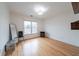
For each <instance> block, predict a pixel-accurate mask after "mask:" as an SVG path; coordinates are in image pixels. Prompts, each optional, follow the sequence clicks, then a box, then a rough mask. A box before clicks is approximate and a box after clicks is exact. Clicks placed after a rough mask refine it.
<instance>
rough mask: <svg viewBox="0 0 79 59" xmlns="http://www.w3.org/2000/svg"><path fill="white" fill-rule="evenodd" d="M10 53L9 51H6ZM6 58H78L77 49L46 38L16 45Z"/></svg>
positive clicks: (78, 49)
mask: <svg viewBox="0 0 79 59" xmlns="http://www.w3.org/2000/svg"><path fill="white" fill-rule="evenodd" d="M8 52H10V51H8ZM6 55H8V56H79V48H78V47H75V46H72V45H69V44H66V43H63V42H60V41H56V40H51V39H48V38H35V39H29V40H26V41H22V42H20V43H19V44H17V46H16V49H15V51H13V52H12V53H8V54H6Z"/></svg>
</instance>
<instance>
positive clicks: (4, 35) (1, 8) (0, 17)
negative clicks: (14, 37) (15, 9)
mask: <svg viewBox="0 0 79 59" xmlns="http://www.w3.org/2000/svg"><path fill="white" fill-rule="evenodd" d="M8 39H9V11H8V9H7V6H6V4H4V3H0V55H1V54H2V51H3V50H4V46H5V44H6V43H7V41H8Z"/></svg>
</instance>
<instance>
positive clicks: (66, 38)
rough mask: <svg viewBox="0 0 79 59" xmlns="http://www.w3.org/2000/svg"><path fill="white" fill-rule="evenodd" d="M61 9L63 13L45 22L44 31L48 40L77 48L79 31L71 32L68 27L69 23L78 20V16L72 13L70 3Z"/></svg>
mask: <svg viewBox="0 0 79 59" xmlns="http://www.w3.org/2000/svg"><path fill="white" fill-rule="evenodd" d="M64 8H65V9H66V10H65V11H64ZM62 9H63V11H64V12H62V13H61V12H60V13H58V14H56V15H55V16H54V17H51V18H48V19H46V20H45V31H46V33H47V35H48V37H50V38H54V39H56V40H59V41H62V42H66V43H69V44H72V45H75V46H78V47H79V30H71V26H70V23H71V22H73V21H76V20H79V15H78V14H74V13H73V9H72V6H71V3H67V4H66V5H62ZM59 10H61V9H60V8H59ZM54 12H55V11H54ZM54 12H53V13H54Z"/></svg>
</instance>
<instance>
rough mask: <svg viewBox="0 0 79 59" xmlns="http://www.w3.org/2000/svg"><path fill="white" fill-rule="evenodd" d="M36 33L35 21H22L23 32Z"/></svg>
mask: <svg viewBox="0 0 79 59" xmlns="http://www.w3.org/2000/svg"><path fill="white" fill-rule="evenodd" d="M33 33H37V22H31V21H24V34H33Z"/></svg>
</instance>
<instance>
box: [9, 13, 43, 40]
mask: <svg viewBox="0 0 79 59" xmlns="http://www.w3.org/2000/svg"><path fill="white" fill-rule="evenodd" d="M10 15H11V20H10V23H13V24H15V25H16V26H17V30H18V31H24V21H25V20H28V21H29V20H30V21H35V22H37V23H38V33H37V34H33V35H32V34H31V35H24V38H25V39H29V38H34V37H38V36H39V32H40V31H42V30H43V25H42V22H43V21H41V20H39V19H32V18H28V17H27V16H24V15H21V14H18V13H15V12H11V13H10Z"/></svg>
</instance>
